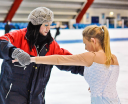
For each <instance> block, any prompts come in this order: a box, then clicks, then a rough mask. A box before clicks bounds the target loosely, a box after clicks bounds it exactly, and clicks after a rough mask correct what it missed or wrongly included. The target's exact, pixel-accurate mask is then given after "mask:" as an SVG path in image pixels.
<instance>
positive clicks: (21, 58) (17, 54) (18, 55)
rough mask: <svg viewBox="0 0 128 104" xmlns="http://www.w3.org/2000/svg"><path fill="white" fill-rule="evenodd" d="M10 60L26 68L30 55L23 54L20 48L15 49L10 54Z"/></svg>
mask: <svg viewBox="0 0 128 104" xmlns="http://www.w3.org/2000/svg"><path fill="white" fill-rule="evenodd" d="M12 58H14V59H16V60H18V62H19V63H20V64H21V65H22V66H26V65H29V64H30V55H29V54H28V53H26V52H24V51H23V50H21V49H20V48H16V49H15V50H14V51H13V52H12Z"/></svg>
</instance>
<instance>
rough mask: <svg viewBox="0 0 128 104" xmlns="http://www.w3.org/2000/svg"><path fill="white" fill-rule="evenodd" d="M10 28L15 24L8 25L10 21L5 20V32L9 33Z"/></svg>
mask: <svg viewBox="0 0 128 104" xmlns="http://www.w3.org/2000/svg"><path fill="white" fill-rule="evenodd" d="M12 28H14V29H15V26H13V25H10V21H7V22H6V25H5V34H7V33H9V32H10V31H11V29H12Z"/></svg>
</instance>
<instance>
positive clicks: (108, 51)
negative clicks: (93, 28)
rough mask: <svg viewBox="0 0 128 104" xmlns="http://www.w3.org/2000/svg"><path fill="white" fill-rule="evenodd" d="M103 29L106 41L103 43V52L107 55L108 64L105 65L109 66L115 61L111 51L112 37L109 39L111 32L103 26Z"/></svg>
mask: <svg viewBox="0 0 128 104" xmlns="http://www.w3.org/2000/svg"><path fill="white" fill-rule="evenodd" d="M102 29H103V31H104V41H103V50H104V52H105V55H106V62H105V64H106V65H107V66H109V65H110V64H111V60H112V61H113V57H112V54H111V49H110V37H109V32H108V29H107V27H106V26H102Z"/></svg>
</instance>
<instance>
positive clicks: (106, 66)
mask: <svg viewBox="0 0 128 104" xmlns="http://www.w3.org/2000/svg"><path fill="white" fill-rule="evenodd" d="M83 42H84V44H85V49H86V50H88V51H89V52H85V53H81V54H77V55H52V56H40V57H32V58H31V62H35V63H37V64H53V65H76V66H77V65H78V66H79V65H80V66H86V67H85V69H84V78H85V80H86V81H87V83H88V84H89V87H90V91H91V104H120V100H119V98H118V94H117V91H116V82H117V79H118V75H119V64H118V60H117V58H116V56H115V55H114V54H111V50H110V38H109V33H108V30H107V28H106V27H105V26H102V27H98V26H95V25H93V26H88V27H86V28H85V29H84V30H83Z"/></svg>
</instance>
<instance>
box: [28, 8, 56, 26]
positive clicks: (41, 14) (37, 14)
mask: <svg viewBox="0 0 128 104" xmlns="http://www.w3.org/2000/svg"><path fill="white" fill-rule="evenodd" d="M53 19H54V15H53V12H52V11H51V10H50V9H48V8H46V7H38V8H36V9H34V10H33V11H32V12H31V13H30V14H29V16H28V20H29V21H31V23H32V24H33V25H40V24H43V23H44V22H50V21H53Z"/></svg>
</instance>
